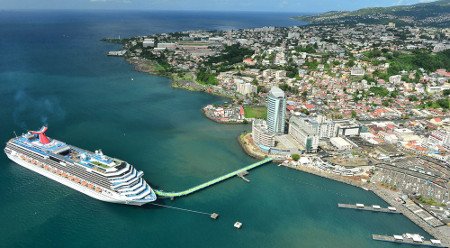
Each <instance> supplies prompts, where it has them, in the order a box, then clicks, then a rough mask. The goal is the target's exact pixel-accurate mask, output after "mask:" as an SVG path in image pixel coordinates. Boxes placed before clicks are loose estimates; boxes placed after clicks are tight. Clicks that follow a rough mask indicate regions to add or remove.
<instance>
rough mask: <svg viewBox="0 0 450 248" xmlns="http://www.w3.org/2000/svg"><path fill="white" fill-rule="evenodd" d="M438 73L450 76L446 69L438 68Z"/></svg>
mask: <svg viewBox="0 0 450 248" xmlns="http://www.w3.org/2000/svg"><path fill="white" fill-rule="evenodd" d="M436 73H437V74H438V75H440V76H443V77H450V72H448V71H447V70H445V69H437V70H436Z"/></svg>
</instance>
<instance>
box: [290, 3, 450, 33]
mask: <svg viewBox="0 0 450 248" xmlns="http://www.w3.org/2000/svg"><path fill="white" fill-rule="evenodd" d="M297 19H299V20H303V21H307V22H310V23H312V24H356V23H367V24H371V23H372V24H376V23H388V22H394V23H396V24H398V25H417V26H434V27H450V0H440V1H435V2H429V3H419V4H414V5H403V6H393V7H379V8H365V9H360V10H356V11H331V12H326V13H323V14H319V15H312V16H300V17H297Z"/></svg>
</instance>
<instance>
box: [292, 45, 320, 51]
mask: <svg viewBox="0 0 450 248" xmlns="http://www.w3.org/2000/svg"><path fill="white" fill-rule="evenodd" d="M314 45H315V47H314V46H312V45H306V46H304V47H302V46H299V47H297V48H296V49H295V50H296V51H297V52H304V53H316V48H317V44H316V43H314Z"/></svg>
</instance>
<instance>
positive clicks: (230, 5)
mask: <svg viewBox="0 0 450 248" xmlns="http://www.w3.org/2000/svg"><path fill="white" fill-rule="evenodd" d="M430 1H431V0H313V1H311V0H0V9H139V10H199V11H204V10H212V11H271V12H298V13H305V12H306V13H308V12H324V11H330V10H356V9H360V8H364V7H381V6H393V5H407V4H414V3H419V2H430Z"/></svg>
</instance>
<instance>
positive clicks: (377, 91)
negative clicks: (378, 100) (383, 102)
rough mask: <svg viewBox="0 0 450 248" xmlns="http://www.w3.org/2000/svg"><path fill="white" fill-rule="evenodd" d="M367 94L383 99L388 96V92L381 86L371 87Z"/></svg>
mask: <svg viewBox="0 0 450 248" xmlns="http://www.w3.org/2000/svg"><path fill="white" fill-rule="evenodd" d="M369 92H371V93H373V94H374V95H376V96H381V97H385V96H387V95H389V91H388V90H387V89H386V88H384V87H382V86H373V87H370V89H369Z"/></svg>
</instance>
